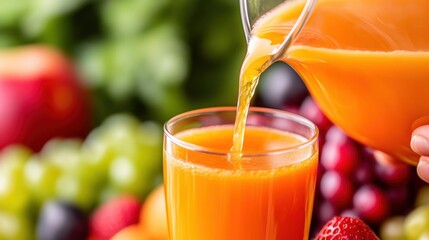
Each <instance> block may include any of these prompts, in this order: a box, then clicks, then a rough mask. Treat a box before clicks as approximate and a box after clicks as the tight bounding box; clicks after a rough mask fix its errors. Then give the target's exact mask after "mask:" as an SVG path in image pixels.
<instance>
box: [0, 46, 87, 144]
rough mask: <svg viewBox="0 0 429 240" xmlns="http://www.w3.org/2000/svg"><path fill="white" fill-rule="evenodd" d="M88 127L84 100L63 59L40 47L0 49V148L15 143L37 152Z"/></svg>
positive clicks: (77, 81)
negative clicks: (51, 140) (47, 143)
mask: <svg viewBox="0 0 429 240" xmlns="http://www.w3.org/2000/svg"><path fill="white" fill-rule="evenodd" d="M89 128H90V107H89V99H88V96H87V94H86V92H85V90H84V88H83V87H82V86H81V82H80V81H79V78H78V75H77V73H76V71H75V69H74V68H73V66H72V63H71V62H70V61H69V60H68V59H67V57H66V56H64V55H63V54H62V53H60V52H59V51H58V50H56V49H53V48H51V47H48V46H42V45H32V46H21V47H18V48H13V49H6V50H0V133H1V134H0V149H2V148H4V147H5V146H7V145H10V144H16V143H19V144H24V145H26V146H28V147H30V148H31V149H33V150H34V151H38V150H40V148H41V147H42V146H43V144H44V143H46V142H47V141H48V140H49V139H51V138H53V137H84V136H85V135H86V134H87V132H88V131H89Z"/></svg>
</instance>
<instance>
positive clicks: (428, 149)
mask: <svg viewBox="0 0 429 240" xmlns="http://www.w3.org/2000/svg"><path fill="white" fill-rule="evenodd" d="M411 149H413V151H414V152H416V153H417V154H419V155H422V156H429V125H424V126H421V127H418V128H416V129H415V130H414V131H413V134H412V136H411Z"/></svg>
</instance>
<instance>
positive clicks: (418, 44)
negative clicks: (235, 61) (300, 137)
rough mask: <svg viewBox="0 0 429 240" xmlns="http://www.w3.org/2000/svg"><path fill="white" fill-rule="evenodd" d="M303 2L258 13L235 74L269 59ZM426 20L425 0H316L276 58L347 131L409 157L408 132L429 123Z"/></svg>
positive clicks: (428, 6) (412, 158) (253, 70)
mask: <svg viewBox="0 0 429 240" xmlns="http://www.w3.org/2000/svg"><path fill="white" fill-rule="evenodd" d="M304 3H305V1H301V0H299V1H293V2H292V3H290V2H289V3H285V4H282V5H280V6H278V7H276V8H275V9H274V10H272V11H271V12H269V13H267V14H266V15H265V16H264V17H262V18H261V19H260V20H258V22H257V23H256V24H255V26H254V28H253V37H252V38H251V40H250V42H249V50H248V53H247V56H246V59H245V61H244V63H243V68H242V73H241V74H242V77H241V78H242V79H248V80H242V81H250V80H249V79H252V78H253V77H249V76H255V75H258V74H260V72H262V71H263V70H264V69H265V68H266V67H267V66H269V65H270V64H271V63H270V61H271V60H270V56H271V54H272V52H273V50H274V49H275V48H276V47H278V45H279V44H280V43H281V42H282V41H283V39H284V38H285V37H286V35H287V34H288V33H289V31H290V29H291V28H292V26H293V24H294V23H295V21H296V19H297V17H298V16H299V14H300V13H301V11H302V9H303V7H304ZM428 19H429V1H427V0H413V1H409V0H347V1H345V0H319V1H318V2H317V4H316V6H315V8H314V10H313V12H312V14H311V16H310V18H309V20H308V22H307V23H306V24H305V26H304V27H303V29H302V31H301V32H300V33H299V35H298V36H297V37H296V39H295V40H294V41H293V42H292V45H291V46H290V47H289V48H288V50H287V52H285V53H284V57H283V58H282V59H281V60H282V61H285V62H287V63H289V64H290V65H291V66H292V67H294V68H295V69H296V70H297V72H298V73H299V74H300V75H301V76H302V78H303V80H304V82H305V83H306V85H307V86H308V88H309V90H310V92H311V94H312V95H313V97H314V98H315V100H316V101H317V102H318V103H319V105H320V106H321V108H322V110H323V111H324V112H325V113H326V115H327V116H328V117H329V118H330V119H331V120H332V121H333V122H334V123H336V124H337V125H339V126H340V127H341V128H343V129H344V130H345V131H346V132H347V133H348V134H349V135H351V136H352V137H354V138H355V139H357V140H358V141H360V142H363V143H364V144H367V145H369V146H372V147H374V148H377V149H379V150H382V151H385V152H387V153H389V154H392V155H394V156H397V157H399V158H401V159H403V160H404V161H407V162H410V163H416V162H417V159H418V157H417V156H416V155H415V154H414V153H413V152H412V150H411V149H410V147H409V143H410V138H411V133H412V131H413V129H415V128H416V127H418V126H420V125H423V124H429V104H428V103H429V67H428V66H429V25H427V21H428Z"/></svg>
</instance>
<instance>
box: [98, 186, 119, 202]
mask: <svg viewBox="0 0 429 240" xmlns="http://www.w3.org/2000/svg"><path fill="white" fill-rule="evenodd" d="M121 193H122V192H121V191H120V190H119V189H117V188H115V187H112V186H110V185H107V186H104V188H102V189H101V191H100V194H99V195H98V200H97V203H98V205H100V204H102V203H104V202H107V201H108V200H109V199H111V198H113V197H115V196H118V195H121Z"/></svg>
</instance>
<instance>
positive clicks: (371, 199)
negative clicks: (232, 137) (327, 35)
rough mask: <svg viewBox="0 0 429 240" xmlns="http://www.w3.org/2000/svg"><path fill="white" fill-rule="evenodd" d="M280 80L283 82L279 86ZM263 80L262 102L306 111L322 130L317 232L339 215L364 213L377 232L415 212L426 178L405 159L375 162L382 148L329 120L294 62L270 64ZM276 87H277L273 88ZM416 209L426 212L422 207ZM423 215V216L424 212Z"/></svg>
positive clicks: (427, 219)
mask: <svg viewBox="0 0 429 240" xmlns="http://www.w3.org/2000/svg"><path fill="white" fill-rule="evenodd" d="M279 82H282V84H281V86H284V87H276V86H277V85H278V83H279ZM261 85H262V86H264V87H262V88H261V90H259V92H258V93H259V96H258V101H259V102H257V104H260V105H262V106H265V107H273V108H282V109H284V110H288V111H292V112H296V113H298V114H301V115H303V116H305V117H307V118H308V119H310V120H311V121H312V122H314V123H315V124H316V125H317V126H318V128H319V130H320V135H319V137H320V138H319V143H320V144H319V147H320V159H319V168H318V177H317V186H316V196H315V204H314V209H313V218H312V234H315V233H317V232H318V231H319V230H320V228H321V227H322V226H323V225H324V224H325V223H326V222H327V221H328V220H329V219H331V218H332V217H334V216H336V215H344V216H354V217H359V218H360V219H362V220H363V221H365V222H366V223H367V224H368V225H369V226H370V227H371V228H372V229H373V230H374V231H375V232H377V233H383V231H384V232H386V231H385V230H383V229H386V227H381V228H380V225H381V223H383V222H384V221H385V220H387V219H390V218H391V217H393V216H404V215H405V214H407V213H408V212H410V211H412V210H413V208H414V202H415V201H416V196H417V199H423V197H419V196H420V195H422V194H421V192H422V191H423V190H421V189H423V187H424V186H425V183H423V181H421V180H420V179H419V178H418V176H417V174H416V171H415V168H413V167H411V166H409V165H407V164H405V163H401V162H398V163H396V164H391V163H384V162H381V161H376V160H375V154H378V153H377V152H375V151H374V150H372V149H370V148H368V147H367V146H364V145H362V144H360V143H358V142H356V141H354V140H353V139H351V138H350V137H349V136H348V135H347V134H345V133H344V132H343V131H342V130H341V129H340V128H338V127H337V126H336V125H333V124H332V123H331V122H330V121H329V120H328V118H327V117H326V116H325V115H324V114H323V112H322V111H321V110H320V108H319V107H318V105H317V104H316V103H315V102H314V100H313V99H312V98H311V96H310V95H309V94H308V92H307V90H306V88H305V85H304V83H303V82H302V80H301V79H300V78H299V76H298V75H296V73H295V72H294V71H293V69H291V68H290V67H289V66H287V65H285V64H282V63H277V65H276V66H274V68H270V69H268V70H267V73H266V74H265V75H263V76H262V78H261ZM270 85H272V86H270ZM274 88H276V91H272V89H274ZM286 96H289V97H286ZM427 191H429V190H427ZM426 196H427V197H426V198H425V199H426V200H424V201H423V200H420V202H429V200H428V199H429V193H428V194H427V195H426ZM423 209H424V208H423ZM426 209H429V206H428V207H427V208H426ZM414 211H417V212H419V211H420V213H421V212H424V210H420V208H418V209H416V210H414ZM411 217H412V214H411ZM420 217H422V218H423V215H420ZM402 218H403V217H402ZM407 218H410V216H408V217H407ZM424 219H425V221H424V223H427V222H429V214H427V215H425V216H424ZM415 221H416V222H417V220H415ZM392 222H395V223H396V222H398V220H397V218H393V220H392ZM387 225H389V224H387ZM383 226H384V225H383ZM405 226H407V223H405ZM419 226H420V225H419ZM390 228H394V227H390ZM426 229H429V225H426ZM383 234H384V233H383ZM427 234H428V235H429V233H427ZM383 236H384V235H382V239H384V238H383ZM385 239H388V240H392V239H407V238H405V237H403V236H402V238H401V237H399V238H385ZM409 239H410V240H414V239H417V238H413V237H411V238H409Z"/></svg>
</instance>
